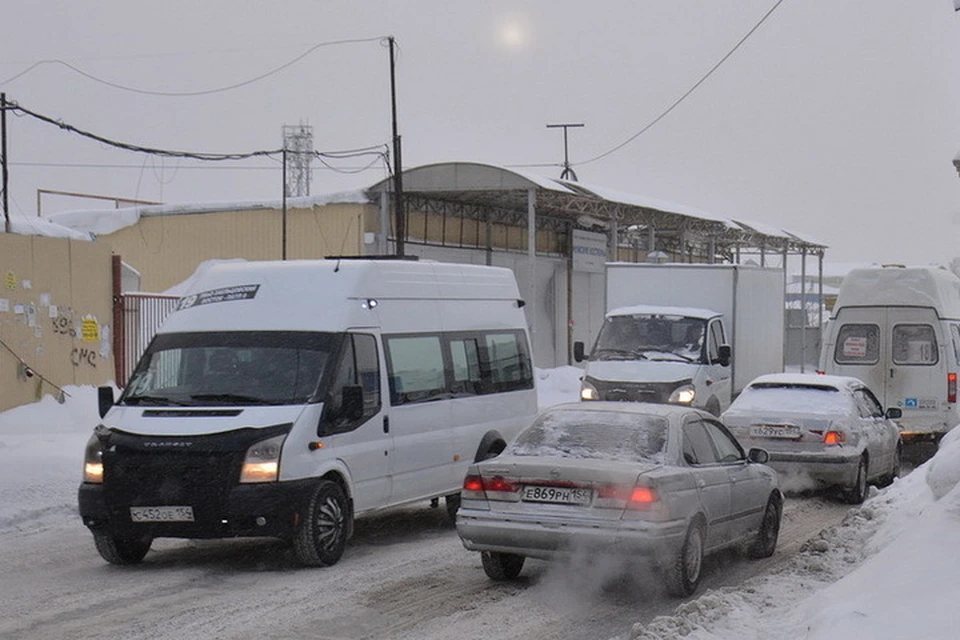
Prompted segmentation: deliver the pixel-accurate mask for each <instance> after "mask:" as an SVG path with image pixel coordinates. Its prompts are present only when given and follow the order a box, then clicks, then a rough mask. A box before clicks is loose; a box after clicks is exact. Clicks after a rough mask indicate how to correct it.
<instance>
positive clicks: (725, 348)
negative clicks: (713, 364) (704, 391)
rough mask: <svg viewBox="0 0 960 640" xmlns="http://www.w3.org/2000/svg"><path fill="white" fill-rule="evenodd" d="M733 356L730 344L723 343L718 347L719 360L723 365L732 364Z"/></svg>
mask: <svg viewBox="0 0 960 640" xmlns="http://www.w3.org/2000/svg"><path fill="white" fill-rule="evenodd" d="M732 356H733V349H731V348H730V345H728V344H722V345H720V346H719V347H717V362H718V363H720V366H721V367H729V366H730V358H731V357H732Z"/></svg>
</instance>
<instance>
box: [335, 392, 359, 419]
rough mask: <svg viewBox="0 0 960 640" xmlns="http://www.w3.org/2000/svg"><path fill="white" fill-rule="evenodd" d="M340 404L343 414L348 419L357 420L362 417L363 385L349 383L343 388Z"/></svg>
mask: <svg viewBox="0 0 960 640" xmlns="http://www.w3.org/2000/svg"><path fill="white" fill-rule="evenodd" d="M340 406H341V407H342V409H343V416H344V417H345V418H347V419H348V420H359V419H360V418H362V417H363V387H361V386H360V385H358V384H357V385H349V386H346V387H344V388H343V397H342V401H341V404H340Z"/></svg>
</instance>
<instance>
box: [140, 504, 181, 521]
mask: <svg viewBox="0 0 960 640" xmlns="http://www.w3.org/2000/svg"><path fill="white" fill-rule="evenodd" d="M130 519H131V520H133V521H134V522H193V507H130Z"/></svg>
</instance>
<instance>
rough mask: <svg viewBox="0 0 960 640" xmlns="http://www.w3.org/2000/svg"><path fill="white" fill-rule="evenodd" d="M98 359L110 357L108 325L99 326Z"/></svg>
mask: <svg viewBox="0 0 960 640" xmlns="http://www.w3.org/2000/svg"><path fill="white" fill-rule="evenodd" d="M100 357H101V358H108V357H110V325H108V324H104V325H101V326H100Z"/></svg>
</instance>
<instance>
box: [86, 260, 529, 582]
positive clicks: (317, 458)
mask: <svg viewBox="0 0 960 640" xmlns="http://www.w3.org/2000/svg"><path fill="white" fill-rule="evenodd" d="M522 307H523V301H522V300H521V299H520V297H519V292H518V289H517V284H516V281H515V279H514V276H513V273H512V272H511V271H510V270H508V269H502V268H495V267H485V266H477V265H458V264H447V263H435V262H418V261H413V260H384V259H380V260H369V259H327V260H311V261H289V262H260V263H254V262H250V263H243V262H241V263H224V264H217V265H214V266H212V267H211V268H210V269H209V270H207V271H206V272H205V273H203V274H201V275H200V277H199V278H198V279H197V281H196V282H194V283H193V285H192V286H191V289H190V290H189V291H188V292H187V293H186V294H185V296H184V297H183V298H182V299H181V300H180V302H179V304H178V306H177V310H176V311H175V312H174V313H172V314H171V315H170V317H169V318H168V319H167V320H166V321H165V322H164V324H163V326H162V327H161V329H160V331H159V332H158V333H157V335H156V336H155V337H154V339H153V340H152V342H151V343H150V345H149V347H148V348H147V350H146V352H145V353H144V355H143V357H142V358H141V360H140V362H139V364H138V365H137V367H136V370H135V371H134V373H133V375H132V376H131V378H130V381H129V383H128V385H127V387H126V389H125V390H124V391H123V393H122V395H121V396H120V398H119V399H118V400H117V401H116V403H115V404H114V399H113V394H112V391H111V389H110V388H104V389H101V416H102V424H101V425H99V426H98V427H97V428H96V429H95V433H94V434H93V436H92V437H91V439H90V441H89V443H88V445H87V451H86V456H85V466H84V481H83V483H82V484H81V486H80V490H79V503H80V515H81V517H82V518H83V522H84V524H86V526H87V527H89V528H90V530H91V531H92V533H93V537H94V541H95V542H96V546H97V550H98V551H99V552H100V554H101V555H102V556H103V558H104V559H106V560H107V561H109V562H111V563H115V564H131V563H137V562H139V561H141V560H142V559H143V557H144V556H145V554H146V553H147V551H148V550H149V548H150V545H151V542H152V540H153V539H154V538H157V537H174V538H224V537H234V536H270V537H279V538H283V539H286V540H289V541H290V542H291V543H292V545H293V549H294V552H295V555H296V557H297V560H298V561H299V562H301V563H302V564H306V565H329V564H333V563H335V562H337V561H338V560H339V558H340V556H341V555H342V553H343V550H344V545H345V543H346V541H347V539H348V538H349V536H350V534H351V532H352V526H353V519H354V517H356V516H361V515H363V514H368V513H371V512H373V511H377V510H380V509H384V508H387V507H392V506H396V505H401V504H405V503H411V502H415V501H421V500H428V499H432V500H436V499H438V498H439V497H441V496H445V497H446V506H447V509H448V510H449V511H450V512H451V514H453V513H454V512H455V511H456V508H457V505H458V504H459V490H460V486H461V484H462V481H463V475H464V473H465V471H466V468H467V466H468V465H469V464H470V463H472V462H474V461H477V460H481V459H484V458H487V457H491V456H493V455H496V454H497V453H499V452H500V451H501V450H502V449H503V447H504V446H505V445H506V443H507V442H508V441H510V440H511V439H512V438H513V437H514V435H515V434H516V433H517V432H518V431H519V430H520V429H521V428H522V427H524V426H526V425H527V424H529V422H530V421H531V420H532V419H533V417H534V415H535V414H536V411H537V399H536V391H535V389H534V372H533V366H532V362H531V357H530V351H529V346H528V344H529V342H528V336H527V328H526V327H527V325H526V320H525V317H524V311H523V309H522Z"/></svg>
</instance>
